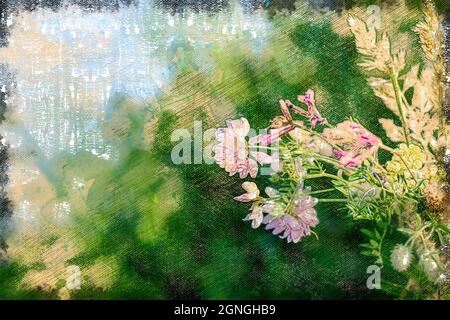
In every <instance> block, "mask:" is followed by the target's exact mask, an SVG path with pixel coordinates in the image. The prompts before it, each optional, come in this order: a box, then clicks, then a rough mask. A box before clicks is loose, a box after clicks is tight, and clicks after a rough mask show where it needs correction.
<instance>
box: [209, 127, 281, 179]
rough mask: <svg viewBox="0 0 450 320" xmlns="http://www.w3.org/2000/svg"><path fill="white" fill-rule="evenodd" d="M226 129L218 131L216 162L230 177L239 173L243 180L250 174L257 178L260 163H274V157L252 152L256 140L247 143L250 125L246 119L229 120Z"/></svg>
mask: <svg viewBox="0 0 450 320" xmlns="http://www.w3.org/2000/svg"><path fill="white" fill-rule="evenodd" d="M226 123H227V127H226V128H219V129H218V130H217V131H216V141H217V142H218V143H217V144H216V145H215V146H214V148H213V151H214V160H215V161H216V163H217V164H218V165H219V166H220V167H221V168H224V169H225V171H227V172H229V173H230V176H232V175H234V174H236V173H239V176H240V178H241V179H243V178H245V177H247V175H249V174H250V176H251V177H252V178H255V177H256V175H257V173H258V162H259V163H260V164H261V165H263V164H269V163H272V157H271V156H269V155H268V154H266V153H264V152H260V151H250V150H249V146H253V147H255V148H256V140H252V141H249V142H247V140H246V137H247V135H248V133H249V131H250V125H249V123H248V121H247V119H245V118H240V119H237V120H227V121H226Z"/></svg>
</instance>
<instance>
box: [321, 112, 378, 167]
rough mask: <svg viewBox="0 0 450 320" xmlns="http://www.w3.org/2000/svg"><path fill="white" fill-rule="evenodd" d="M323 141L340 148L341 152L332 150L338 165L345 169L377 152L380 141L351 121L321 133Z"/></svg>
mask: <svg viewBox="0 0 450 320" xmlns="http://www.w3.org/2000/svg"><path fill="white" fill-rule="evenodd" d="M323 136H324V137H325V139H326V140H327V141H328V142H329V143H331V144H335V145H338V146H340V147H341V148H342V149H343V150H334V152H333V153H334V155H335V156H336V157H337V158H338V159H339V163H340V164H342V165H343V166H346V167H356V166H359V165H360V164H361V163H362V162H363V161H364V160H365V159H367V158H368V157H370V156H371V155H374V154H376V153H377V152H378V149H379V147H380V145H381V140H380V138H378V137H377V136H375V135H374V134H373V133H371V132H369V131H368V130H367V129H365V128H364V127H363V126H362V125H360V124H358V123H355V122H353V121H349V120H347V121H344V122H341V123H339V124H338V125H337V126H336V127H335V128H333V129H329V128H326V129H325V130H324V131H323Z"/></svg>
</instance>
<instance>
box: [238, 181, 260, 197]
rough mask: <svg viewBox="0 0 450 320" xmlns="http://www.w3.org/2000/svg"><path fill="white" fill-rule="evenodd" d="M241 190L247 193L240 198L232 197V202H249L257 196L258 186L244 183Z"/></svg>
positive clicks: (252, 183)
mask: <svg viewBox="0 0 450 320" xmlns="http://www.w3.org/2000/svg"><path fill="white" fill-rule="evenodd" d="M242 188H243V189H244V190H245V191H247V192H246V193H244V194H242V195H240V196H237V197H234V200H236V201H239V202H250V201H252V200H255V199H256V198H257V197H258V196H259V189H258V186H257V185H256V184H255V183H254V182H249V181H246V182H244V183H243V184H242Z"/></svg>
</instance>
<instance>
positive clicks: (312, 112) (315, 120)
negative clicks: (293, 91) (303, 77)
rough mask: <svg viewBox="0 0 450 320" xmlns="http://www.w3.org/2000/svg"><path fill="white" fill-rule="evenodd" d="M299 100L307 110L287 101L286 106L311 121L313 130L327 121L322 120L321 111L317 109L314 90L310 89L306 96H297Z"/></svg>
mask: <svg viewBox="0 0 450 320" xmlns="http://www.w3.org/2000/svg"><path fill="white" fill-rule="evenodd" d="M297 100H298V101H300V102H301V103H304V104H306V106H307V108H308V109H307V110H303V109H302V108H300V107H297V106H296V105H294V104H293V103H292V102H291V101H289V100H286V101H285V104H286V105H287V106H288V108H289V109H292V110H294V112H296V113H298V114H299V115H301V116H304V117H306V118H308V119H309V121H310V122H311V128H315V127H316V126H317V125H320V124H323V123H324V122H325V121H326V119H325V118H322V116H321V115H320V113H319V111H318V110H317V108H316V104H315V100H314V91H313V90H312V89H308V91H306V93H305V95H303V96H302V95H299V96H297Z"/></svg>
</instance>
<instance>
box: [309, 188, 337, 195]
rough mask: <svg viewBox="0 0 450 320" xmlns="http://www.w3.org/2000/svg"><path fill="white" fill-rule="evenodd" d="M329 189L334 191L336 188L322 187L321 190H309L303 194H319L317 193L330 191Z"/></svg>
mask: <svg viewBox="0 0 450 320" xmlns="http://www.w3.org/2000/svg"><path fill="white" fill-rule="evenodd" d="M331 191H336V189H335V188H330V189H323V190H317V191H311V192H303V194H307V195H311V194H319V193H324V192H331Z"/></svg>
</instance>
